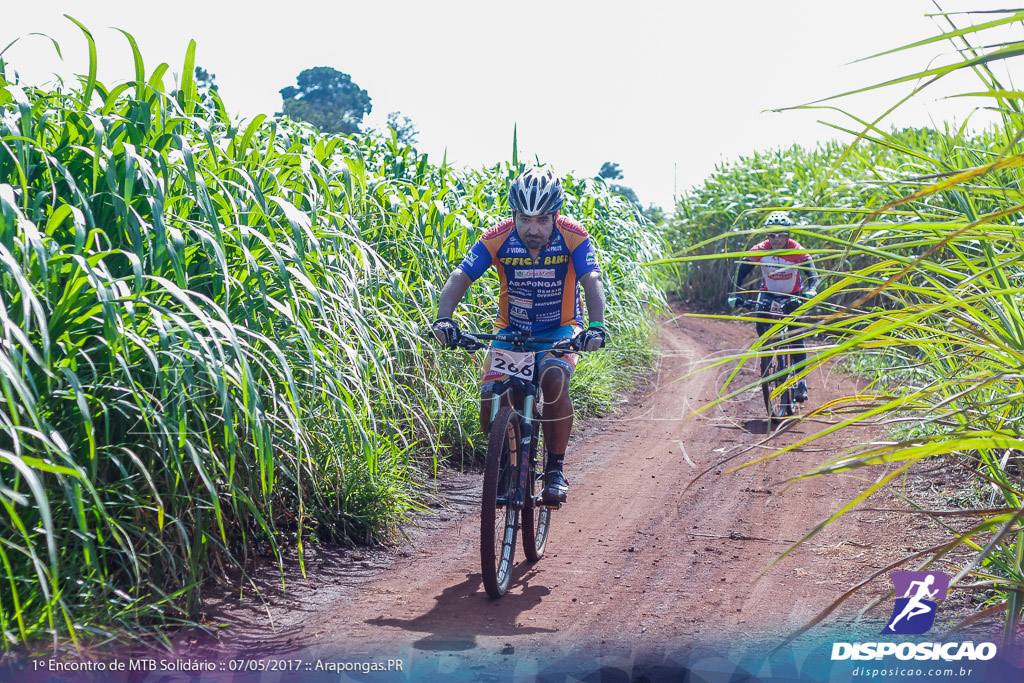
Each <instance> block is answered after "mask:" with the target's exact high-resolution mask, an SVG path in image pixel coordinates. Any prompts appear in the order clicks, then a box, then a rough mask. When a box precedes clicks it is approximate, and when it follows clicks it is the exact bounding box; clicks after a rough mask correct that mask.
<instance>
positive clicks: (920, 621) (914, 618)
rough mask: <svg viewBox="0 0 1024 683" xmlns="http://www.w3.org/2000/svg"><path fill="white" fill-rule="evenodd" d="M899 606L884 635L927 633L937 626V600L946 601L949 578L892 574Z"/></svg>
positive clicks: (935, 575)
mask: <svg viewBox="0 0 1024 683" xmlns="http://www.w3.org/2000/svg"><path fill="white" fill-rule="evenodd" d="M892 585H893V587H894V588H895V589H896V596H897V597H896V606H895V607H893V608H892V618H891V619H890V620H889V623H888V625H886V627H885V628H884V629H882V634H883V635H884V634H887V633H900V634H904V635H910V634H918V633H925V632H927V631H928V629H930V628H931V627H932V624H934V623H935V608H936V604H935V601H936V600H945V599H946V592H947V591H948V590H949V577H948V576H946V575H945V574H944V573H942V572H893V573H892Z"/></svg>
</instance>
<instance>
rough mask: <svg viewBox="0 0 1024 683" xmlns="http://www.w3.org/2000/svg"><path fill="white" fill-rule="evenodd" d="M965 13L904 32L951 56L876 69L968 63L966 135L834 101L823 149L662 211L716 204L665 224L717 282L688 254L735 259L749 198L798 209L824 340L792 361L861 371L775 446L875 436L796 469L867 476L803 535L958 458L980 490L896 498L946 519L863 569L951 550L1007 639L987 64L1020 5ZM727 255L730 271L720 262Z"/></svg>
mask: <svg viewBox="0 0 1024 683" xmlns="http://www.w3.org/2000/svg"><path fill="white" fill-rule="evenodd" d="M979 17H980V18H978V19H977V21H978V22H979V23H978V24H977V25H974V26H968V27H966V28H960V27H959V26H958V25H957V23H956V22H958V21H960V18H954V17H951V16H945V15H940V18H942V20H943V21H945V22H946V23H947V25H948V27H949V28H948V30H945V31H943V32H942V33H941V34H940V35H938V36H936V37H935V38H933V39H931V40H928V41H922V42H921V43H919V44H916V45H927V44H931V43H937V42H939V41H948V42H949V43H951V44H952V45H953V46H954V47H955V51H954V53H953V58H952V60H949V61H948V63H944V64H943V65H941V66H932V67H930V68H928V69H927V70H924V71H921V72H919V73H915V74H910V75H907V76H905V77H899V78H897V79H893V81H892V82H893V83H913V84H916V85H915V93H919V92H920V91H922V90H925V89H926V88H929V87H931V86H932V85H933V84H934V83H935V82H937V81H941V79H942V78H943V77H944V76H945V75H947V74H950V73H954V72H956V71H962V70H970V71H972V72H974V73H975V74H976V75H977V77H978V79H979V82H980V89H979V90H978V91H977V92H972V93H964V95H970V96H973V97H978V98H982V99H983V101H984V102H985V103H986V104H985V106H988V107H989V108H991V109H992V110H993V111H995V112H996V113H997V114H998V116H999V119H1000V121H1001V123H1000V124H999V125H997V126H996V127H994V128H990V129H986V130H983V131H980V132H971V131H969V130H968V129H967V128H966V127H960V128H951V127H946V128H945V129H944V130H942V131H938V130H922V131H888V132H887V131H885V130H883V129H882V128H881V126H880V124H879V122H878V121H875V122H867V121H862V120H860V119H857V118H856V117H854V116H852V115H851V116H850V120H851V121H853V124H851V127H850V132H852V133H853V134H854V136H855V137H854V140H853V142H851V143H849V144H848V145H846V146H845V147H842V148H840V147H837V146H828V147H827V148H825V149H824V150H820V151H822V152H823V153H824V159H822V158H821V156H820V155H819V154H818V153H817V152H815V153H813V154H807V153H805V152H803V151H801V150H792V151H791V152H790V153H789V154H788V155H786V156H787V158H786V159H785V160H784V163H770V164H769V165H768V168H767V169H766V174H767V175H768V176H769V177H771V176H772V175H773V174H774V175H775V176H776V178H775V179H773V180H771V181H769V183H766V184H765V185H761V186H757V187H755V188H754V190H752V191H748V192H747V193H746V195H747V196H746V197H745V198H743V199H742V200H736V202H735V205H727V203H726V200H725V197H727V196H728V195H729V193H730V192H731V191H732V192H734V193H735V190H728V189H726V190H723V189H722V184H716V185H711V184H708V185H706V186H705V187H704V188H703V189H698V190H697V191H696V192H695V194H694V195H693V196H691V197H690V198H687V199H686V200H685V201H684V202H683V204H682V205H681V207H680V211H679V217H678V218H679V222H680V224H681V225H686V224H687V223H688V222H690V221H693V220H704V218H703V216H705V215H709V216H713V217H719V216H724V218H716V220H717V221H718V222H717V223H713V222H712V221H710V220H709V221H708V225H709V228H708V230H709V232H710V233H712V234H709V235H707V239H705V240H704V241H703V242H702V243H695V242H689V243H686V242H685V236H682V237H681V238H680V239H681V240H683V242H682V243H680V246H681V248H682V249H683V250H684V251H686V252H688V253H687V255H686V256H685V257H684V258H685V260H686V263H687V264H688V265H687V267H689V268H694V269H697V270H699V271H700V272H702V273H704V274H705V277H707V278H709V279H711V278H715V277H717V278H719V279H720V278H721V276H720V274H715V270H714V269H712V268H705V265H704V264H705V263H709V262H710V261H709V260H708V259H707V258H706V257H704V256H702V255H700V252H708V253H710V254H716V253H717V255H725V254H728V255H730V256H733V257H735V256H737V255H739V253H742V251H743V249H744V246H745V245H743V246H740V247H738V248H735V247H734V246H733V245H734V244H735V237H734V238H733V241H730V242H726V241H725V240H726V237H727V236H728V234H729V231H731V230H733V229H736V228H739V229H740V234H741V236H745V234H746V233H743V232H742V229H744V228H747V227H749V226H750V225H751V224H752V223H753V221H755V220H756V218H753V217H754V216H755V215H756V213H757V212H759V211H762V210H763V209H764V208H766V205H771V206H772V207H774V206H789V207H794V208H796V209H798V212H797V215H798V216H801V218H802V227H801V228H800V229H798V230H797V231H796V232H797V233H798V234H800V235H803V236H805V237H806V241H807V243H808V244H811V245H812V247H815V248H816V249H817V252H818V254H819V255H820V257H821V260H822V261H823V262H824V263H826V264H827V267H826V271H827V272H828V277H827V278H826V283H827V286H826V287H825V288H824V291H822V293H821V294H820V295H819V297H818V299H817V300H816V303H817V304H818V306H819V310H820V311H821V314H820V315H819V316H817V317H816V318H815V317H811V318H810V319H809V320H810V322H809V324H808V328H809V329H808V332H811V331H817V332H823V333H825V334H826V335H827V338H828V340H829V343H828V344H826V345H824V346H821V347H819V348H818V349H817V353H816V354H815V355H814V356H812V357H811V358H810V359H809V360H808V363H807V365H806V366H805V368H803V370H804V371H806V370H808V369H810V368H812V367H817V366H820V365H822V364H824V363H829V362H832V361H844V362H846V363H847V366H848V367H858V368H860V369H861V370H862V371H866V370H865V368H872V367H874V368H878V370H877V372H876V373H875V374H874V378H875V380H874V381H873V382H872V383H871V384H870V386H868V387H867V388H866V389H864V390H863V391H862V392H861V393H859V394H858V395H855V396H851V397H848V398H847V399H844V400H841V401H837V402H835V403H834V404H831V405H826V406H822V407H820V408H818V409H816V410H814V411H813V412H812V413H811V415H812V416H813V417H816V418H823V419H825V421H826V424H827V426H826V427H825V428H823V429H822V430H821V431H820V432H818V433H816V434H813V435H812V436H809V437H807V438H805V439H802V440H800V441H799V442H798V443H795V444H793V445H791V446H789V447H786V448H782V449H780V450H779V451H778V452H777V453H776V455H782V454H784V453H786V452H788V451H790V450H793V449H795V448H799V447H801V446H803V445H805V444H806V443H808V442H810V441H812V440H814V439H816V438H819V437H820V436H822V435H824V434H829V433H833V432H835V431H837V430H840V429H846V428H852V427H856V426H864V425H876V426H878V427H882V428H885V429H887V430H888V431H889V435H890V437H891V438H890V439H889V440H887V441H885V442H882V443H881V444H875V445H864V446H861V447H859V448H856V449H851V450H850V451H849V452H843V453H838V454H834V457H831V458H829V459H828V460H826V461H824V462H822V463H821V464H820V466H818V467H817V468H815V469H814V471H812V472H809V473H808V474H807V476H821V475H827V474H834V473H839V472H850V471H852V470H858V469H862V468H873V469H876V470H880V471H878V472H873V473H872V475H871V477H870V480H871V481H872V482H873V484H872V485H871V486H870V487H869V489H868V490H867V491H866V492H865V493H864V494H863V495H861V496H859V497H858V498H857V499H855V500H852V501H849V502H848V504H846V505H844V506H843V507H842V509H840V510H839V511H838V512H837V513H836V514H835V515H833V516H832V517H830V518H829V519H827V520H822V521H821V522H820V523H819V524H818V525H817V526H815V527H814V528H813V529H812V530H811V531H810V532H809V533H808V536H807V537H808V538H809V537H810V536H811V535H813V534H814V533H816V532H817V531H818V530H820V529H821V528H823V527H824V526H826V525H827V524H829V523H831V522H833V521H835V520H836V519H838V518H839V517H840V516H841V515H843V514H845V513H846V512H848V511H849V510H851V509H853V508H854V507H855V506H857V505H861V504H863V503H864V501H866V500H867V499H868V498H869V496H871V495H872V494H874V493H875V492H877V491H878V490H880V489H881V488H883V487H885V486H886V485H889V484H891V483H896V482H898V481H899V478H900V477H902V476H904V474H905V473H907V472H908V470H909V468H910V467H912V466H913V465H914V464H916V463H919V462H921V461H922V460H924V459H931V460H932V461H933V464H934V465H936V466H947V467H951V468H957V467H960V466H962V465H965V464H966V465H967V466H968V467H969V468H970V469H971V471H973V472H974V475H973V476H974V485H975V486H976V487H977V489H978V491H979V493H982V494H983V495H977V496H973V497H969V498H970V499H969V500H965V501H961V504H962V505H964V506H965V507H963V508H962V509H957V510H953V511H951V510H949V509H945V508H943V509H933V508H932V507H929V506H924V507H923V508H922V506H921V505H920V504H917V503H915V502H914V501H913V500H909V501H908V514H914V515H921V514H923V515H926V516H929V517H930V518H931V520H932V521H933V522H934V523H935V524H936V525H937V526H938V527H939V528H941V529H945V530H947V531H948V532H949V541H948V543H946V544H944V545H943V546H942V547H941V548H939V549H937V550H936V551H934V552H932V553H924V554H915V555H910V556H907V557H905V558H902V559H901V560H900V561H899V562H897V563H895V564H893V565H892V566H890V567H886V568H884V569H883V570H882V571H880V572H878V574H876V575H875V576H878V575H881V574H883V573H884V572H886V571H890V570H892V569H896V568H900V569H906V568H925V567H929V566H932V565H933V564H934V563H936V562H938V561H940V560H941V561H946V562H951V563H953V566H954V576H953V583H954V585H958V586H961V587H963V586H972V587H978V588H983V589H987V590H988V592H989V595H990V596H992V597H991V598H990V599H989V600H988V601H986V602H985V603H984V604H982V605H979V609H980V610H981V611H980V612H979V616H991V615H993V614H999V613H1002V614H1003V615H1004V616H1005V622H1004V623H1005V627H1004V637H1005V639H1006V641H1007V642H1010V641H1012V640H1013V638H1014V637H1015V634H1016V633H1017V631H1018V629H1019V623H1020V618H1021V614H1022V601H1021V596H1022V591H1024V563H1022V556H1024V527H1022V525H1021V520H1022V518H1024V479H1022V474H1021V472H1022V470H1021V467H1022V464H1024V463H1022V462H1021V453H1022V452H1024V427H1022V418H1024V317H1022V313H1021V308H1022V303H1024V240H1022V232H1021V226H1022V224H1024V223H1022V218H1021V216H1022V213H1021V212H1022V210H1024V191H1022V182H1024V174H1022V171H1021V167H1022V166H1024V145H1022V144H1021V139H1022V137H1024V118H1022V113H1021V111H1022V110H1021V100H1022V97H1024V93H1021V92H1019V91H1015V90H1012V89H1011V88H1010V87H1008V85H1007V84H1004V83H1003V82H1002V81H1001V80H1000V78H998V77H997V76H996V67H997V66H998V65H999V64H1000V63H1001V62H1003V61H1004V60H1007V59H1010V58H1012V57H1018V56H1019V55H1022V54H1024V39H1021V38H1020V37H1019V31H1020V22H1021V20H1022V19H1024V12H1020V11H1006V12H1004V13H1001V14H995V15H991V14H986V15H979ZM972 19H973V17H972ZM1005 27H1012V28H1013V29H1014V32H1015V33H1014V35H1013V36H1011V37H1010V38H1009V39H1007V38H1005V37H1003V36H1002V34H997V35H996V36H990V35H989V34H990V33H991V32H992V31H995V30H1000V29H1003V28H1005ZM978 45H981V46H983V47H978ZM910 47H914V45H911V46H907V48H900V49H908V48H910ZM882 85H885V84H882ZM877 87H882V86H877ZM762 159H763V157H762ZM822 161H825V162H826V163H821V162H822ZM748 162H753V163H757V158H755V159H754V160H750V159H748V160H743V161H741V162H739V163H737V164H736V165H735V166H734V167H729V168H728V169H720V171H719V173H718V176H716V178H718V177H721V176H726V177H727V179H733V178H736V177H740V176H742V175H743V173H744V171H745V170H748V168H747V167H746V166H744V164H746V163H748ZM805 164H815V165H816V169H808V168H804V165H805ZM794 165H795V168H794ZM787 167H788V168H790V170H791V171H793V173H794V175H793V177H794V182H795V185H796V187H797V191H795V192H793V193H792V196H785V197H783V196H779V195H778V194H773V193H772V192H768V191H765V192H761V190H767V189H769V186H774V187H777V186H778V183H779V182H781V181H780V180H779V179H778V176H779V174H780V173H783V172H784V169H786V168H787ZM823 167H824V168H827V170H826V171H824V172H822V171H821V170H820V169H821V168H823ZM796 169H801V170H796ZM801 173H802V174H804V175H803V177H802V178H800V177H798V176H800V174H801ZM736 186H737V187H738V186H739V185H738V184H737V185H736ZM823 188H828V189H827V190H826V189H823ZM733 196H734V197H735V194H734V195H733ZM723 206H727V207H728V208H722V207H723ZM747 221H749V222H747ZM741 241H742V240H741ZM725 244H728V246H723V245H725ZM729 262H730V263H729V266H728V267H729V268H730V269H731V267H732V266H733V264H734V262H733V260H732V259H729ZM719 268H722V266H721V265H716V266H715V269H719ZM719 291H727V290H725V289H720V290H719ZM733 390H739V388H738V387H730V388H729V391H733ZM915 506H916V507H915ZM951 512H954V513H956V514H954V515H953V516H951V514H950V513H951ZM958 518H960V519H961V520H966V521H964V522H963V523H958V522H957V521H956V520H957V519H958ZM805 540H806V539H805ZM959 548H967V549H969V550H970V551H971V552H970V557H971V559H970V560H968V561H966V562H960V561H953V560H951V559H950V553H951V552H952V551H953V550H955V549H959ZM869 578H870V577H869ZM862 585H863V584H862ZM834 607H835V605H833V606H831V607H830V608H829V609H828V610H826V612H825V613H824V614H822V615H819V617H818V618H817V619H816V620H814V622H812V623H815V622H816V621H817V620H820V619H821V618H824V616H826V615H827V613H828V612H830V611H831V610H832V609H833V608H834ZM982 608H983V609H982Z"/></svg>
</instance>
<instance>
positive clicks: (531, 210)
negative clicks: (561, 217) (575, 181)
mask: <svg viewBox="0 0 1024 683" xmlns="http://www.w3.org/2000/svg"><path fill="white" fill-rule="evenodd" d="M564 196H565V193H564V192H563V191H562V181H561V180H559V179H558V178H556V177H555V174H554V173H552V172H551V171H549V170H547V169H541V168H530V169H527V170H526V171H524V172H522V173H520V174H519V175H518V176H516V179H515V180H513V181H512V184H511V185H509V188H508V203H509V204H511V205H512V208H513V209H515V210H516V211H519V212H521V213H524V214H526V215H527V216H539V215H541V214H545V213H554V212H556V211H558V210H560V209H561V208H562V199H563V198H564Z"/></svg>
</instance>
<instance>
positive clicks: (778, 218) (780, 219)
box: [764, 211, 793, 228]
mask: <svg viewBox="0 0 1024 683" xmlns="http://www.w3.org/2000/svg"><path fill="white" fill-rule="evenodd" d="M773 225H781V226H783V227H786V228H791V227H793V220H792V219H791V218H790V217H789V214H788V213H786V212H785V211H773V212H772V213H771V214H769V215H768V218H766V219H765V220H764V227H766V228H769V227H771V226H773Z"/></svg>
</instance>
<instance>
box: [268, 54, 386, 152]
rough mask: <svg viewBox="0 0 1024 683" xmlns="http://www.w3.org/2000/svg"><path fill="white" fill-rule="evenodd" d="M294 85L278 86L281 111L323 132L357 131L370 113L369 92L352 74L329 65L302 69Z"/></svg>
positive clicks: (343, 132)
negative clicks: (281, 105)
mask: <svg viewBox="0 0 1024 683" xmlns="http://www.w3.org/2000/svg"><path fill="white" fill-rule="evenodd" d="M296 80H297V82H298V87H296V86H292V85H290V86H288V87H287V88H281V90H280V93H281V98H282V99H283V100H284V111H283V112H282V113H284V114H285V115H287V116H289V117H291V118H293V119H296V120H299V121H308V122H309V123H312V124H313V125H314V126H316V127H317V128H318V129H319V130H320V131H322V132H324V133H342V134H345V135H351V134H353V133H358V132H359V124H361V123H362V122H363V117H364V116H366V115H367V114H369V113H370V109H371V105H370V96H369V95H368V94H367V93H366V91H365V90H363V89H362V88H360V87H359V86H358V85H356V84H355V83H353V82H352V77H351V76H349V75H348V74H346V73H342V72H341V71H338V70H337V69H332V68H331V67H329V66H317V67H313V68H312V69H306V70H305V71H303V72H302V73H300V74H299V75H298V78H297V79H296Z"/></svg>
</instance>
